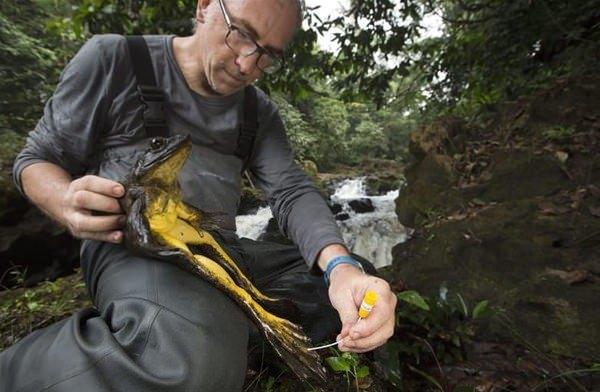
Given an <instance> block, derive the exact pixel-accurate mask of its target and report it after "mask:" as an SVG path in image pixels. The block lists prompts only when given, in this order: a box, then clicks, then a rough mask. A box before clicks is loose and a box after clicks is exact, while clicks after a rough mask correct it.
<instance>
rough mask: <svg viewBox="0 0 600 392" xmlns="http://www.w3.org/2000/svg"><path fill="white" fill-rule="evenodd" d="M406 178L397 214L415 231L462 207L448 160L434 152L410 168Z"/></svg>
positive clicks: (403, 222) (449, 160)
mask: <svg viewBox="0 0 600 392" xmlns="http://www.w3.org/2000/svg"><path fill="white" fill-rule="evenodd" d="M405 176H406V181H407V184H408V185H407V187H405V188H403V189H402V190H401V191H400V195H399V197H398V198H397V199H396V213H397V214H398V219H399V220H400V222H401V223H402V224H403V225H405V226H409V227H415V225H418V224H420V223H421V222H422V221H424V220H426V219H431V218H433V217H434V216H435V215H440V214H442V213H443V212H445V211H451V210H453V209H457V208H460V207H461V206H462V204H463V199H462V196H461V194H460V192H459V191H458V190H457V189H455V188H454V187H453V185H454V183H455V182H456V179H457V176H456V173H454V171H453V169H452V161H451V159H450V158H449V157H448V156H446V155H441V154H436V153H433V152H431V153H429V154H427V155H426V156H425V158H424V159H423V160H422V161H420V162H418V163H415V164H413V165H411V166H410V167H408V168H407V170H406V172H405Z"/></svg>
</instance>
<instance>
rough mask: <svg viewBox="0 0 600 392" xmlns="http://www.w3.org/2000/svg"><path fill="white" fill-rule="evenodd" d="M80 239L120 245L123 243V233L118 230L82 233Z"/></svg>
mask: <svg viewBox="0 0 600 392" xmlns="http://www.w3.org/2000/svg"><path fill="white" fill-rule="evenodd" d="M79 238H82V239H88V240H96V241H104V242H112V243H115V244H119V243H121V241H123V232H122V231H118V230H115V231H103V232H97V231H93V232H82V233H80V236H79Z"/></svg>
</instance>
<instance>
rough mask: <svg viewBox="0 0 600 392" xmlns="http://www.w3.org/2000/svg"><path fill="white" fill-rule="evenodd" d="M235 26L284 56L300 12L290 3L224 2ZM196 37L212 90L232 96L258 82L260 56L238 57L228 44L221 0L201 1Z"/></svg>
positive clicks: (268, 0) (282, 0)
mask: <svg viewBox="0 0 600 392" xmlns="http://www.w3.org/2000/svg"><path fill="white" fill-rule="evenodd" d="M223 4H224V6H225V8H226V11H227V13H228V14H229V17H230V18H231V22H232V24H233V25H234V26H235V27H237V28H238V29H239V30H241V31H242V32H244V33H246V34H247V35H248V36H250V37H252V38H253V39H254V40H255V41H256V42H257V43H258V44H259V45H260V46H262V47H263V48H265V49H268V50H270V51H272V52H274V53H280V54H281V53H282V52H283V50H284V48H285V46H286V45H287V44H288V43H289V42H290V41H291V39H292V37H293V35H294V30H295V26H296V21H297V19H296V18H297V9H296V5H295V4H294V2H293V1H290V0H223ZM196 17H197V19H198V21H199V25H198V29H197V31H196V34H195V35H196V38H197V41H198V43H199V48H198V49H199V53H198V58H199V60H200V61H201V62H202V66H203V70H204V74H205V77H206V85H205V86H204V87H205V88H206V89H207V90H208V91H211V92H213V93H215V94H217V95H230V94H233V93H234V92H236V91H238V90H240V89H242V88H243V87H244V86H247V85H249V84H251V83H252V82H254V81H255V80H256V79H258V78H259V77H260V76H261V74H262V72H261V70H260V69H259V68H258V67H257V66H256V60H257V57H258V53H256V54H253V55H251V56H249V57H244V56H242V55H237V54H236V53H234V52H233V51H232V50H231V49H230V48H229V47H228V46H227V44H226V43H225V36H226V35H227V32H228V28H227V23H226V22H225V19H224V17H223V13H222V11H221V8H220V7H219V4H218V0H199V2H198V8H197V13H196Z"/></svg>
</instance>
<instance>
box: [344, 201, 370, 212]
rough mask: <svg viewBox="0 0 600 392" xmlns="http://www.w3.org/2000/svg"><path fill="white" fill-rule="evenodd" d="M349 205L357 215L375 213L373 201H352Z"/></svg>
mask: <svg viewBox="0 0 600 392" xmlns="http://www.w3.org/2000/svg"><path fill="white" fill-rule="evenodd" d="M348 205H349V206H350V208H352V210H353V211H354V212H356V213H357V214H364V213H366V212H373V211H375V207H374V206H373V202H372V201H371V199H356V200H352V201H350V202H349V203H348Z"/></svg>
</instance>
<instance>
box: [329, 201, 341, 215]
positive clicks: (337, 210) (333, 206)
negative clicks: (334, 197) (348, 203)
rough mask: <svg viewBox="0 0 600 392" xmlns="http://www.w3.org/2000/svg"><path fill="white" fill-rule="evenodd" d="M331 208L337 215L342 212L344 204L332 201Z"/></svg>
mask: <svg viewBox="0 0 600 392" xmlns="http://www.w3.org/2000/svg"><path fill="white" fill-rule="evenodd" d="M329 209H330V210H331V213H332V214H334V215H336V214H339V213H340V212H342V205H341V204H338V203H332V204H331V205H330V206H329Z"/></svg>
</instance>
